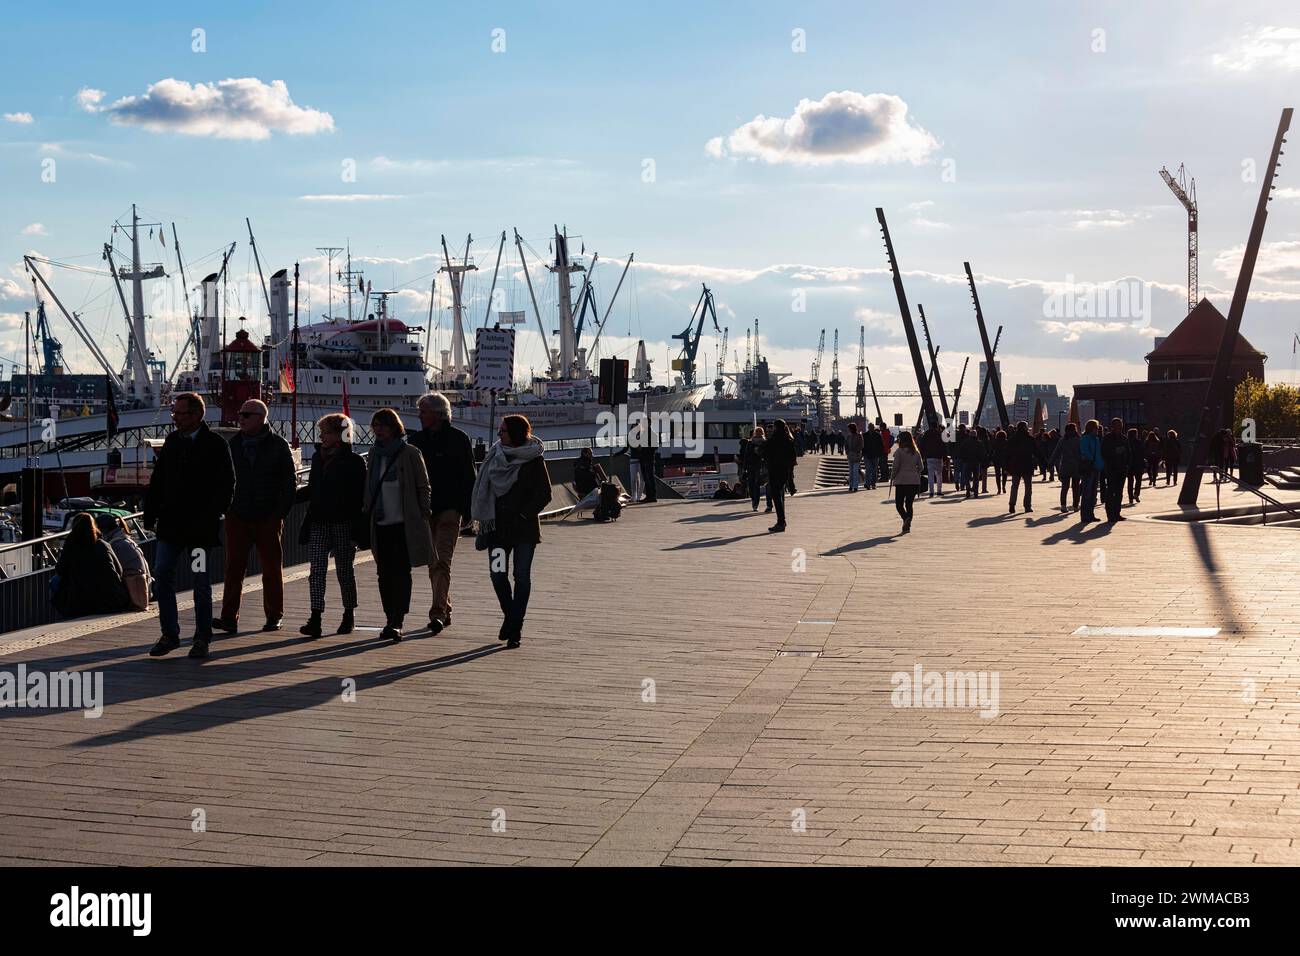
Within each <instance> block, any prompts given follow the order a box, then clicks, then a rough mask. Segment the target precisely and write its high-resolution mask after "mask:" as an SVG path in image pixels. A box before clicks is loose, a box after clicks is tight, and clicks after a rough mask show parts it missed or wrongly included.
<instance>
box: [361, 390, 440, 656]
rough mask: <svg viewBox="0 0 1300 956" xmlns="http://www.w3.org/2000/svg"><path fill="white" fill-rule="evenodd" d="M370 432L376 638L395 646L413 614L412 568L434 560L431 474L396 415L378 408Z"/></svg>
mask: <svg viewBox="0 0 1300 956" xmlns="http://www.w3.org/2000/svg"><path fill="white" fill-rule="evenodd" d="M370 430H371V431H372V432H374V435H375V444H374V446H373V447H372V448H371V449H370V468H369V471H368V473H367V475H366V493H365V511H366V516H367V519H368V521H369V527H370V550H371V553H372V554H373V555H374V557H375V572H376V575H377V577H378V579H379V598H380V601H381V603H382V604H383V607H384V622H385V623H384V629H383V630H382V631H380V632H379V636H380V637H382V638H386V639H387V640H390V641H392V642H393V643H397V642H399V641H400V640H401V639H402V623H403V620H404V619H405V617H406V615H407V613H408V612H409V611H410V610H411V569H412V568H420V567H424V566H425V565H427V564H428V563H429V562H430V561H431V560H433V538H432V536H431V534H430V532H429V474H428V472H427V471H425V468H424V456H423V455H421V454H420V450H419V449H418V448H415V447H413V446H412V445H410V444H409V443H408V442H407V440H406V428H405V427H404V426H403V425H402V419H401V418H400V417H398V414H397V412H396V411H394V410H393V409H391V408H381V409H380V410H379V411H377V412H375V414H374V415H373V416H372V417H371V419H370Z"/></svg>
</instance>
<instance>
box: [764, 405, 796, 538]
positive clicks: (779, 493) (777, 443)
mask: <svg viewBox="0 0 1300 956" xmlns="http://www.w3.org/2000/svg"><path fill="white" fill-rule="evenodd" d="M763 461H764V462H765V463H766V464H767V488H768V493H769V494H770V495H771V496H772V503H773V504H774V505H775V506H776V524H774V525H772V527H770V528H768V529H767V530H768V531H771V532H777V533H779V532H782V531H784V530H785V486H786V483H787V482H788V481H789V480H790V474H791V472H793V471H794V464H795V454H794V441H793V440H792V439H791V438H790V428H789V426H788V425H786V423H785V420H784V419H780V418H778V419H777V420H776V424H774V425H773V426H772V435H771V437H770V438H768V440H767V441H766V442H764V444H763Z"/></svg>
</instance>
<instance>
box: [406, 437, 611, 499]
mask: <svg viewBox="0 0 1300 956" xmlns="http://www.w3.org/2000/svg"><path fill="white" fill-rule="evenodd" d="M605 481H606V477H605V469H604V468H601V467H600V463H599V462H598V461H596V459H595V456H593V455H592V453H591V449H590V448H584V449H582V451H580V452H578V460H577V461H575V462H574V463H573V490H574V491H576V492H577V493H578V497H579V499H581V498H585V497H586V496H587V495H589V494H591V493H592V492H593V491H595V490H596V489H597V488H599V487H600V486H601V485H603V484H604V483H605ZM430 483H431V484H432V482H430ZM471 488H472V485H471Z"/></svg>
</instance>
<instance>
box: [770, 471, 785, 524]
mask: <svg viewBox="0 0 1300 956" xmlns="http://www.w3.org/2000/svg"><path fill="white" fill-rule="evenodd" d="M767 494H768V498H769V499H771V501H772V504H774V505H776V523H777V524H785V483H784V482H782V483H781V484H780V485H779V486H777V487H776V488H773V487H772V482H770V481H769V482H768V483H767Z"/></svg>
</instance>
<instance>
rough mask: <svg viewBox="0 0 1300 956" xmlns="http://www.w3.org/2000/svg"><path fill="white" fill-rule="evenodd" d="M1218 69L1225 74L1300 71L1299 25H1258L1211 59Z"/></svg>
mask: <svg viewBox="0 0 1300 956" xmlns="http://www.w3.org/2000/svg"><path fill="white" fill-rule="evenodd" d="M1210 63H1211V64H1212V65H1213V66H1214V68H1215V69H1216V70H1220V71H1221V72H1224V73H1251V72H1254V71H1256V70H1282V71H1285V72H1291V73H1293V72H1295V71H1296V70H1300V29H1298V28H1296V27H1259V28H1257V29H1255V30H1251V31H1249V32H1247V33H1243V34H1242V35H1241V36H1239V37H1237V38H1236V39H1235V40H1234V41H1233V42H1232V43H1231V45H1230V46H1229V47H1228V51H1227V52H1226V53H1216V54H1214V55H1213V56H1212V57H1211V58H1210Z"/></svg>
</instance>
